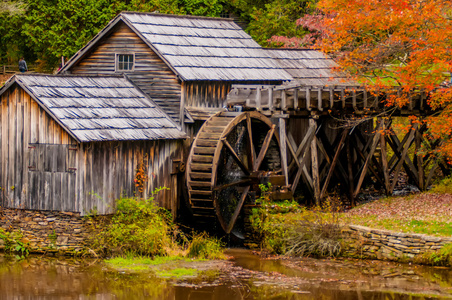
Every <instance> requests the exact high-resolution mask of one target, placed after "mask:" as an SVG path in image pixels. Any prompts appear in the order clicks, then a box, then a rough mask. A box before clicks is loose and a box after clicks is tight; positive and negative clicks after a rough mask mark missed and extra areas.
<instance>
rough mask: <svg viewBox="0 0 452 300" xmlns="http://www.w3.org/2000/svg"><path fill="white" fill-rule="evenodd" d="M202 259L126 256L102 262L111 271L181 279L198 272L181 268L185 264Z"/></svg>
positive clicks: (196, 274)
mask: <svg viewBox="0 0 452 300" xmlns="http://www.w3.org/2000/svg"><path fill="white" fill-rule="evenodd" d="M198 261H203V260H202V259H196V260H193V259H187V258H183V257H171V256H158V257H155V258H150V257H145V256H133V255H127V256H122V257H119V256H118V257H114V258H110V259H106V260H105V261H104V262H105V263H106V264H107V265H108V266H109V267H110V268H112V269H115V270H122V271H127V272H132V273H134V272H151V273H154V274H155V275H156V276H157V277H163V278H182V277H196V276H198V275H199V271H198V270H196V269H193V268H187V267H181V266H180V264H183V263H186V262H198Z"/></svg>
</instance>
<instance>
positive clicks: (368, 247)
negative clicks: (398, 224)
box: [342, 225, 452, 261]
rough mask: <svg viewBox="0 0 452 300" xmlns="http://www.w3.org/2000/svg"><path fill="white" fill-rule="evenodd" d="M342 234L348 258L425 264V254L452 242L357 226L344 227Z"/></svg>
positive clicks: (420, 235) (421, 235)
mask: <svg viewBox="0 0 452 300" xmlns="http://www.w3.org/2000/svg"><path fill="white" fill-rule="evenodd" d="M342 235H343V241H344V243H343V245H344V246H343V250H344V252H343V253H344V255H346V256H353V257H360V258H370V259H382V260H403V261H421V259H420V256H421V255H422V254H424V253H426V252H432V251H436V250H439V249H441V248H442V247H443V246H444V245H446V244H449V243H452V238H442V237H434V236H428V235H424V234H412V233H399V232H395V231H390V230H381V229H373V228H369V227H364V226H357V225H350V226H348V227H345V228H343V230H342Z"/></svg>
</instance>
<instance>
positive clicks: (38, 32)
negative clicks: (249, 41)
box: [0, 0, 315, 72]
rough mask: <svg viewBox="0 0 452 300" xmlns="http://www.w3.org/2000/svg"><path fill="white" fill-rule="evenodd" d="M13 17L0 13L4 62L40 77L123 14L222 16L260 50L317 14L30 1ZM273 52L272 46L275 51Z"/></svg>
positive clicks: (294, 7)
mask: <svg viewBox="0 0 452 300" xmlns="http://www.w3.org/2000/svg"><path fill="white" fill-rule="evenodd" d="M14 3H16V4H15V5H13V6H11V7H15V8H17V9H15V11H17V13H10V9H8V10H3V12H2V10H1V9H0V61H1V62H2V63H9V64H17V62H18V61H19V59H20V57H21V56H25V60H27V62H29V64H31V63H34V62H37V63H38V68H39V71H48V72H49V71H52V70H53V69H55V68H56V67H57V66H58V64H59V61H60V58H61V56H65V57H66V58H69V57H71V56H72V55H74V54H75V53H76V52H77V51H78V50H79V49H80V48H82V47H83V46H84V45H85V44H86V43H87V42H88V41H89V40H91V39H92V38H93V37H94V35H95V34H97V33H98V32H99V30H100V29H102V28H103V27H104V26H106V25H107V24H108V22H109V21H110V20H111V19H113V18H114V17H115V16H116V15H117V14H118V13H119V12H121V11H141V12H153V11H158V12H159V13H166V14H181V15H183V14H188V15H197V16H209V17H219V16H221V15H222V13H224V12H228V13H232V14H233V15H237V16H239V17H240V18H241V19H242V20H243V21H244V22H245V23H247V24H249V25H248V28H247V31H248V32H249V33H250V35H251V36H252V37H253V38H254V39H256V40H257V41H258V43H260V44H261V45H264V46H268V45H271V44H269V42H268V40H269V39H270V38H271V37H272V36H274V35H278V36H287V37H301V36H303V35H304V34H305V33H306V31H305V30H304V29H303V28H301V27H299V26H297V25H296V20H297V19H298V18H299V17H300V16H302V15H304V14H305V13H309V12H311V11H312V10H313V3H315V1H314V0H303V1H301V2H300V1H293V0H283V1H276V0H261V1H251V0H232V1H224V0H210V1H209V0H176V1H174V0H149V1H142V0H119V1H116V0H115V1H113V0H97V1H93V0H28V1H27V2H26V3H22V2H14ZM273 46H274V45H273Z"/></svg>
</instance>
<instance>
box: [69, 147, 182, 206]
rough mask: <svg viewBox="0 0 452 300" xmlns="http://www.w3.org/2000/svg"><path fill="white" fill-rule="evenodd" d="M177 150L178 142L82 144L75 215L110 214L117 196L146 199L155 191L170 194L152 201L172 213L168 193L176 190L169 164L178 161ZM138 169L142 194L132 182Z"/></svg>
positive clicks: (171, 203) (171, 193)
mask: <svg viewBox="0 0 452 300" xmlns="http://www.w3.org/2000/svg"><path fill="white" fill-rule="evenodd" d="M181 149H182V141H176V140H158V141H127V142H93V143H83V144H82V145H81V147H80V151H81V153H82V155H79V160H78V170H79V171H78V176H77V179H78V181H77V191H78V193H77V198H78V201H77V202H78V203H79V207H78V211H80V212H82V214H86V213H90V211H96V212H98V213H100V214H106V213H112V212H113V210H114V203H115V200H116V199H118V198H120V197H121V196H124V197H133V196H140V197H143V198H148V197H150V196H151V193H152V192H153V191H154V190H155V188H158V187H167V188H170V189H171V190H164V191H162V192H160V193H159V194H157V195H156V198H155V201H156V202H157V203H158V204H159V205H160V206H162V207H164V208H166V209H169V210H174V209H175V207H177V201H178V199H177V197H172V196H174V194H173V192H172V191H173V190H177V182H174V180H173V179H174V178H172V177H173V176H174V175H172V174H171V172H172V162H173V159H178V158H180V151H181ZM140 165H142V166H140ZM139 167H141V168H142V169H143V170H144V171H145V173H146V174H147V181H145V184H144V186H143V193H140V192H139V190H138V188H137V187H136V186H135V182H134V179H136V173H137V169H138V168H139ZM173 202H174V203H173ZM173 213H174V214H176V213H177V212H176V211H173Z"/></svg>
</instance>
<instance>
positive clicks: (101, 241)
mask: <svg viewBox="0 0 452 300" xmlns="http://www.w3.org/2000/svg"><path fill="white" fill-rule="evenodd" d="M159 190H161V189H158V190H156V191H155V193H156V192H158V191H159ZM153 200H154V199H153V198H152V197H151V198H149V199H141V198H121V199H119V200H117V202H116V213H115V214H114V215H113V217H112V218H111V220H110V221H109V222H101V221H102V220H104V219H102V218H100V217H96V216H93V217H91V218H92V221H91V224H92V226H93V229H94V231H95V232H96V234H93V235H92V236H91V237H90V238H89V240H88V241H87V244H89V245H90V247H91V248H92V249H91V250H93V251H94V252H95V253H96V254H101V255H106V254H114V255H132V256H137V255H138V256H151V257H154V256H184V255H186V254H187V253H189V255H190V256H191V257H198V258H219V257H221V255H222V250H221V248H222V244H221V243H220V241H219V240H217V239H215V238H211V237H209V236H207V234H205V233H204V234H193V236H192V240H191V241H190V239H189V238H188V237H186V236H185V235H184V234H183V233H182V232H181V231H180V230H178V228H177V226H176V225H175V224H174V223H173V221H172V219H173V218H172V215H171V213H170V212H169V211H167V210H166V209H163V208H161V207H158V206H157V204H155V203H154V201H153Z"/></svg>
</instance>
